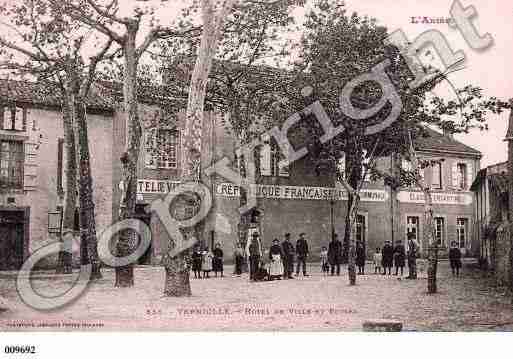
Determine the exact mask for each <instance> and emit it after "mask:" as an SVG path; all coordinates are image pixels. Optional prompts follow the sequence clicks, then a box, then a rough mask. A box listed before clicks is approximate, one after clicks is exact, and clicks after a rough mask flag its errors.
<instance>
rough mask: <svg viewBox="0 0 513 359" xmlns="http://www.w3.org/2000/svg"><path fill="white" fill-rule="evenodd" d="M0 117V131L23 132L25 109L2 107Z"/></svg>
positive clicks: (24, 127) (25, 119) (25, 124)
mask: <svg viewBox="0 0 513 359" xmlns="http://www.w3.org/2000/svg"><path fill="white" fill-rule="evenodd" d="M1 111H2V113H1V115H0V117H1V118H0V129H3V130H12V131H25V129H26V127H27V109H26V108H22V107H15V106H14V107H12V106H8V107H3V108H1Z"/></svg>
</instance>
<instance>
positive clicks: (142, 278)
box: [0, 262, 513, 331]
mask: <svg viewBox="0 0 513 359" xmlns="http://www.w3.org/2000/svg"><path fill="white" fill-rule="evenodd" d="M309 267H310V268H309V270H310V274H311V276H310V277H306V278H305V277H302V276H300V277H299V278H296V279H294V280H287V281H284V280H281V281H273V282H261V283H250V282H249V281H248V278H247V276H246V275H243V276H242V277H232V276H231V272H232V270H233V269H232V267H231V266H226V273H230V274H228V275H226V276H225V277H224V278H210V279H201V280H198V279H191V285H192V292H193V296H192V297H188V298H167V297H164V296H163V295H162V292H163V281H164V270H163V268H161V267H150V266H140V267H137V268H136V270H135V286H134V287H133V288H123V289H120V288H114V287H113V283H114V271H113V270H111V269H104V270H103V279H102V280H100V281H98V282H96V283H93V284H91V285H90V286H89V288H88V290H87V291H86V292H85V293H84V294H83V295H82V296H81V297H80V298H79V299H78V300H77V301H75V302H74V303H72V304H70V305H68V306H66V307H64V308H62V309H60V310H57V311H52V312H39V311H36V310H33V309H31V308H29V307H27V306H26V305H25V304H24V303H23V302H22V301H21V300H20V298H19V297H18V294H17V292H16V289H15V274H14V273H7V272H3V273H0V297H3V298H4V300H5V301H6V302H7V306H8V307H9V310H8V311H5V312H1V311H0V330H4V331H17V330H25V331H26V330H39V331H41V330H51V331H56V330H57V331H61V330H62V331H71V330H88V331H90V330H94V331H97V330H108V331H123V330H169V331H183V330H209V331H218V330H222V331H242V330H258V331H261V330H266V331H267V330H272V331H358V330H362V323H363V322H364V321H365V320H369V319H393V320H398V321H401V322H402V323H403V326H404V330H405V331H490V330H491V331H503V330H512V329H513V311H512V307H511V305H510V304H509V297H507V296H506V295H505V293H504V290H501V289H500V288H494V287H492V286H490V283H489V279H487V278H486V274H485V273H483V272H481V271H479V270H478V269H475V266H474V265H472V264H470V263H467V264H466V266H465V268H464V269H463V274H462V276H461V277H460V278H453V277H452V275H451V274H450V269H449V268H448V264H447V262H441V264H440V270H439V276H438V278H439V279H438V287H439V293H437V294H435V295H428V294H426V288H427V282H426V278H425V277H426V274H425V272H421V273H420V278H419V279H418V280H413V281H412V280H406V279H400V278H398V277H396V276H383V275H375V274H366V275H363V276H358V278H357V285H356V286H349V285H348V280H347V271H346V268H345V267H343V272H342V273H343V274H342V275H341V276H340V277H336V276H335V277H325V276H323V275H322V274H321V273H320V270H319V266H318V265H315V264H312V265H310V266H309ZM421 267H422V266H421ZM368 269H370V266H369V268H368ZM75 276H76V275H67V276H66V275H55V274H53V273H50V272H38V273H36V274H35V275H34V282H33V283H34V287H35V288H37V289H38V290H40V291H41V292H42V293H46V294H51V293H54V292H55V291H63V290H65V289H66V288H67V287H66V286H67V285H69V283H71V282H72V281H73V278H74V277H75ZM4 305H5V303H4Z"/></svg>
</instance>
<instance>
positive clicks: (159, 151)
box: [145, 128, 180, 169]
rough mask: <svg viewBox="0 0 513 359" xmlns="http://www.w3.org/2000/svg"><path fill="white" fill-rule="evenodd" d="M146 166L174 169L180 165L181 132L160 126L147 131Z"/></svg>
mask: <svg viewBox="0 0 513 359" xmlns="http://www.w3.org/2000/svg"><path fill="white" fill-rule="evenodd" d="M145 137H146V138H145V152H146V158H145V166H146V167H147V168H164V169H173V168H177V167H178V150H179V137H180V136H179V132H178V131H177V130H175V129H169V128H159V129H152V130H148V131H146V135H145Z"/></svg>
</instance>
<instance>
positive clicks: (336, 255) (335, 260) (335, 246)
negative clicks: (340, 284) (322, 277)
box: [328, 233, 342, 275]
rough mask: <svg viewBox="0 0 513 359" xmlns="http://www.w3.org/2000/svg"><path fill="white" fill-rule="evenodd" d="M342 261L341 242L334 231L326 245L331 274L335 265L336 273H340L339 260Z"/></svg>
mask: <svg viewBox="0 0 513 359" xmlns="http://www.w3.org/2000/svg"><path fill="white" fill-rule="evenodd" d="M341 261H342V242H340V241H339V240H338V235H337V234H336V233H335V234H334V235H333V239H332V240H331V242H330V244H329V245H328V262H329V264H330V267H331V275H334V274H335V267H337V275H340V262H341Z"/></svg>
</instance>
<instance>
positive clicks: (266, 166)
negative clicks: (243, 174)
mask: <svg viewBox="0 0 513 359" xmlns="http://www.w3.org/2000/svg"><path fill="white" fill-rule="evenodd" d="M262 141H263V144H262V146H261V148H260V174H261V175H262V176H280V177H288V176H289V169H288V166H280V161H281V160H283V159H285V158H286V156H285V155H284V154H282V153H281V150H280V147H279V146H278V145H277V144H276V143H275V142H273V141H272V140H271V137H270V136H269V135H267V134H264V135H263V136H262Z"/></svg>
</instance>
